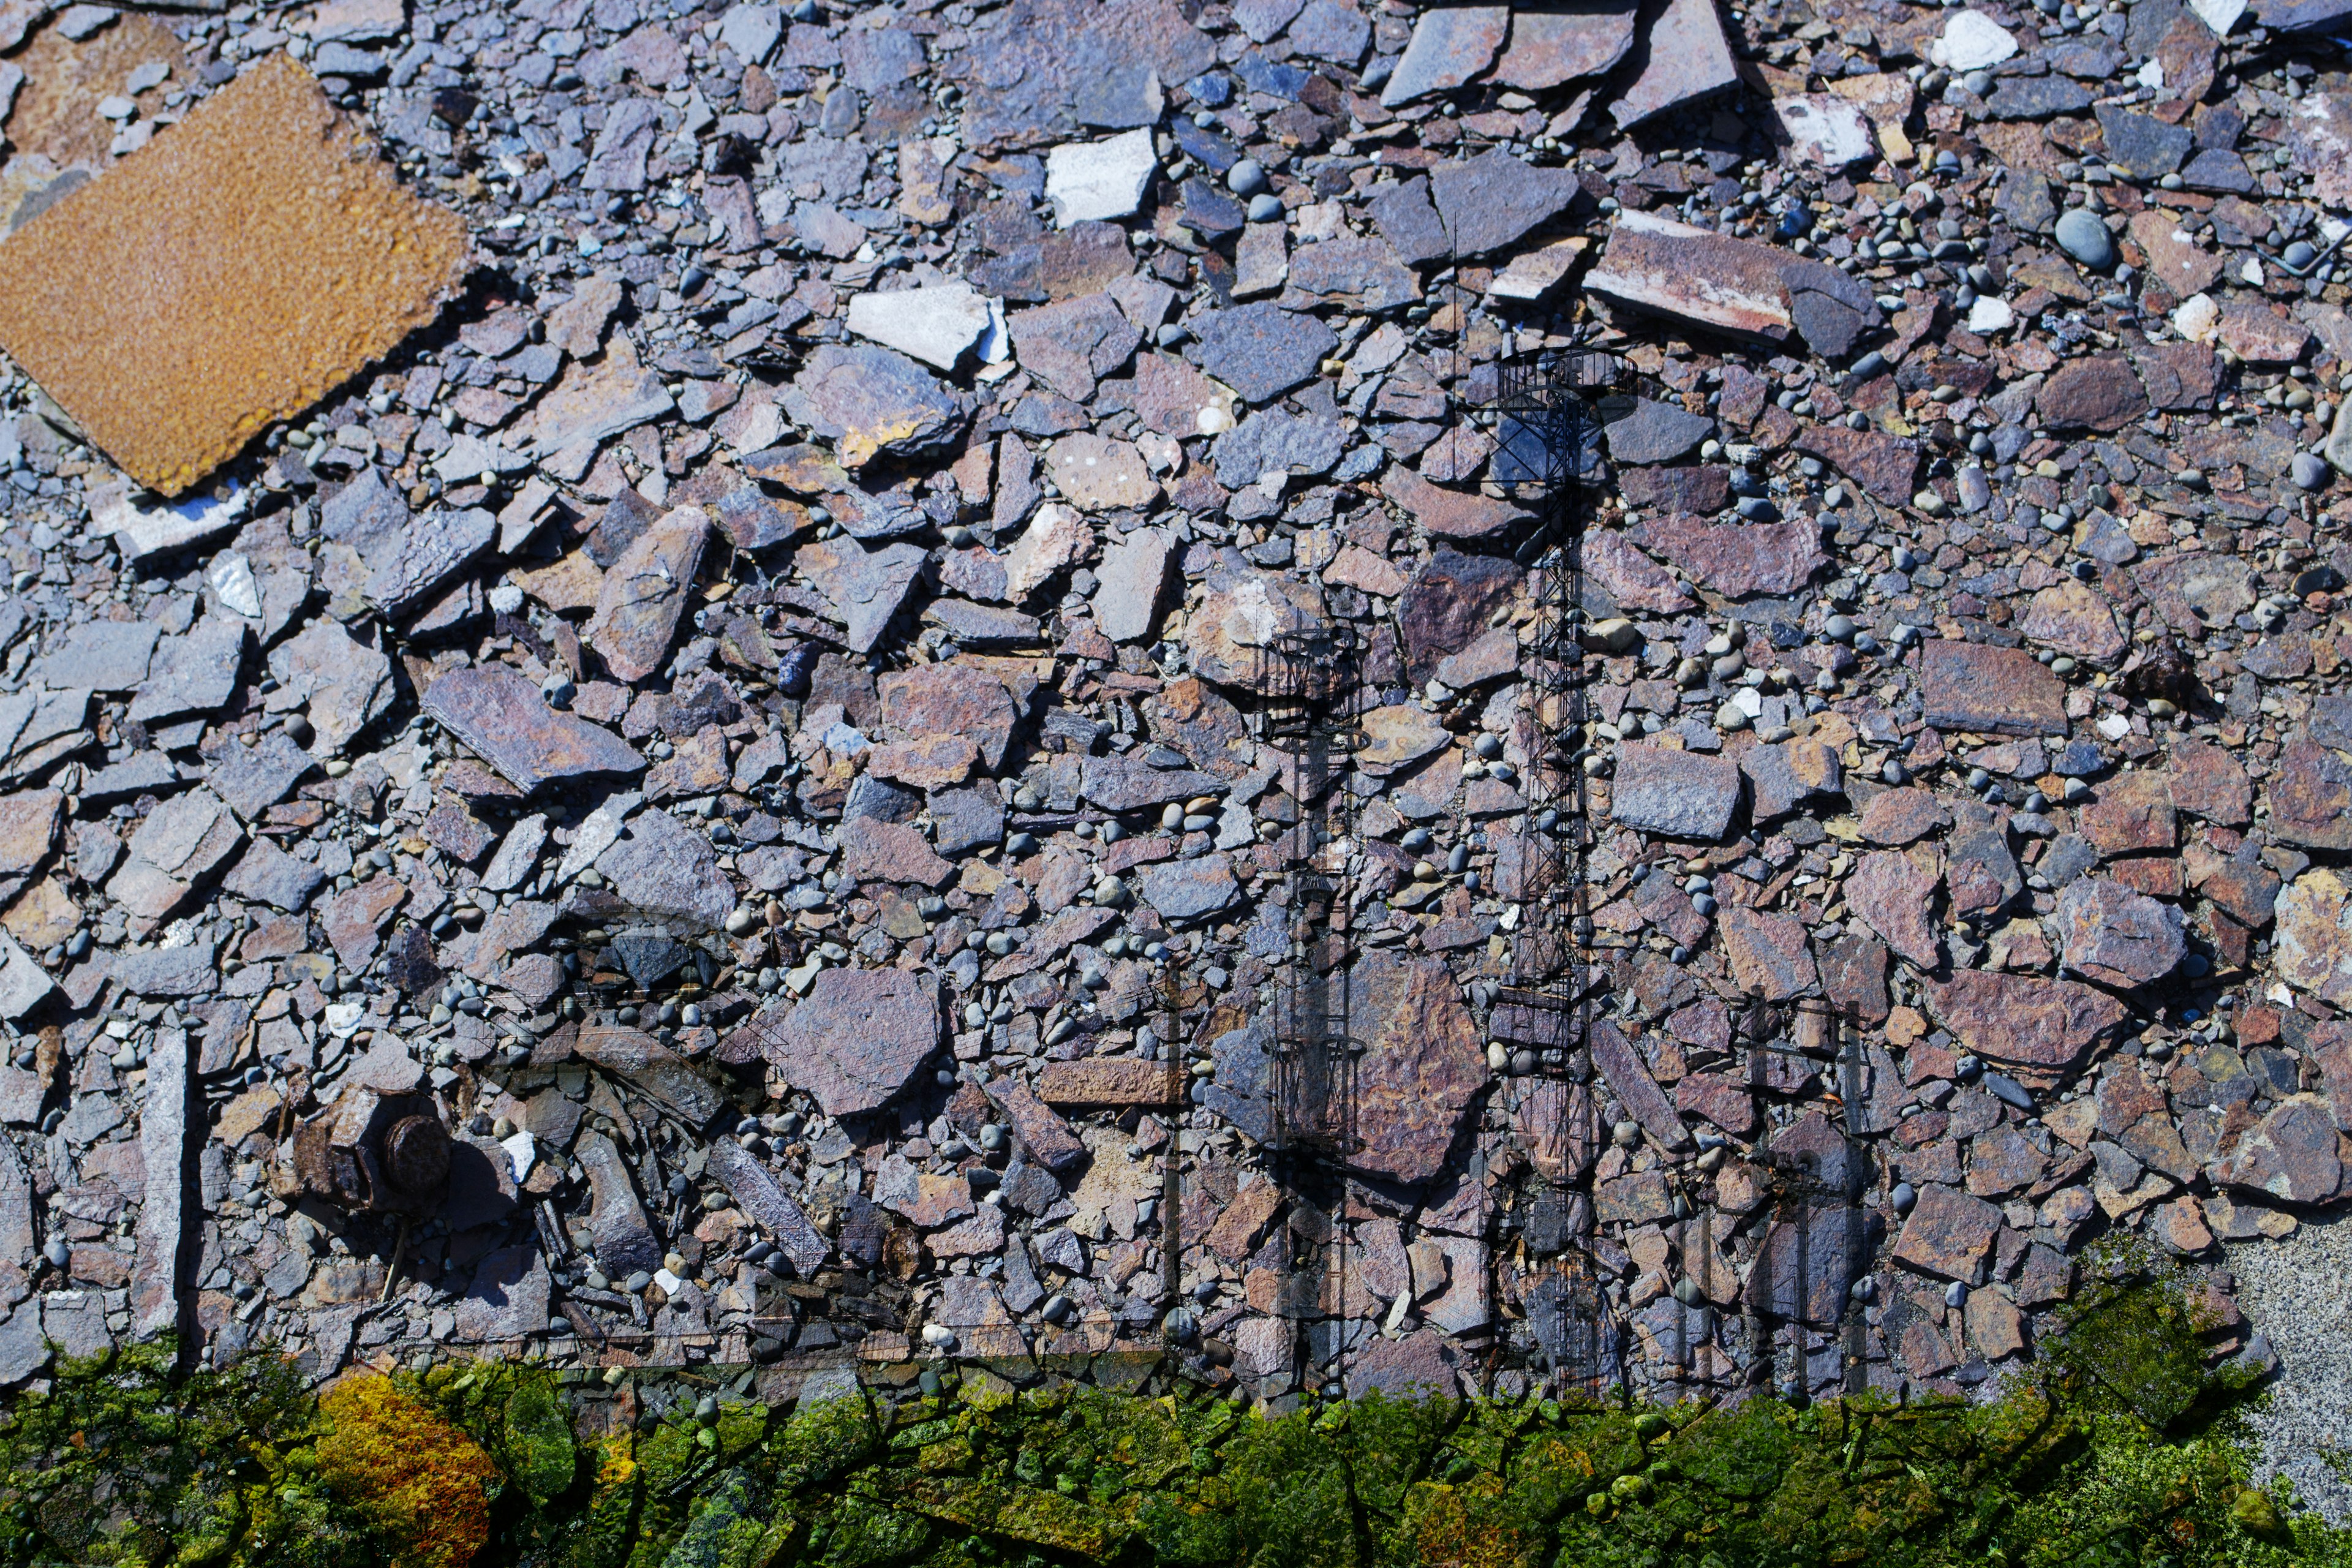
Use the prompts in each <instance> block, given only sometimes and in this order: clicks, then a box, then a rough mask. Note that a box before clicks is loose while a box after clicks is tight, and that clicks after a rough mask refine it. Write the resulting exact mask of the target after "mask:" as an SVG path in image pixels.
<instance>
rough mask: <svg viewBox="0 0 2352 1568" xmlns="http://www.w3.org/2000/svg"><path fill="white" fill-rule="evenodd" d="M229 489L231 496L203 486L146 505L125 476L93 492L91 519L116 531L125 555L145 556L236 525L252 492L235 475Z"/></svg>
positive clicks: (103, 528)
mask: <svg viewBox="0 0 2352 1568" xmlns="http://www.w3.org/2000/svg"><path fill="white" fill-rule="evenodd" d="M227 491H228V497H227V499H226V500H215V499H214V498H213V496H212V495H211V494H210V493H209V492H205V491H200V492H198V493H197V494H194V495H192V496H190V497H188V498H187V499H186V500H177V501H167V502H164V503H163V504H162V505H160V506H152V507H150V506H141V505H138V504H137V503H135V502H133V501H132V500H131V481H130V480H129V479H121V480H118V481H116V482H114V483H112V484H107V485H101V486H100V487H99V488H98V489H94V490H92V491H90V492H89V519H90V521H92V522H94V523H96V524H97V525H98V529H99V531H100V532H101V533H110V534H112V535H114V542H115V543H116V544H117V545H119V546H120V547H121V551H122V553H123V554H124V555H126V556H128V557H129V558H130V559H131V560H133V561H143V560H145V559H146V558H147V557H148V556H150V555H161V554H163V553H164V552H167V551H173V550H178V549H182V548H184V546H187V545H190V544H194V543H195V542H196V541H198V540H200V539H204V538H206V537H208V536H210V535H212V534H215V533H218V532H220V531H223V530H224V529H227V528H231V527H234V526H235V525H236V521H237V520H238V519H239V518H241V517H243V516H244V515H245V510H246V506H247V501H248V500H249V499H250V498H249V497H248V495H247V490H246V488H245V487H244V486H243V485H240V484H238V483H237V482H236V480H234V479H231V480H229V481H228V483H227Z"/></svg>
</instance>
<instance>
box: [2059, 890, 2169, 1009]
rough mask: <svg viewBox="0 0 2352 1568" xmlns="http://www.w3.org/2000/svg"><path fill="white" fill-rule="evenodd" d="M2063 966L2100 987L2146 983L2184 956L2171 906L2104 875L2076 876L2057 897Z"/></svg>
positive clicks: (2167, 971) (2158, 978) (2166, 970)
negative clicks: (2097, 983)
mask: <svg viewBox="0 0 2352 1568" xmlns="http://www.w3.org/2000/svg"><path fill="white" fill-rule="evenodd" d="M2058 924H2059V930H2060V934H2061V945H2062V952H2063V959H2064V962H2065V965H2066V967H2067V968H2068V969H2071V970H2073V971H2074V973H2077V974H2080V975H2082V976H2083V977H2084V978H2085V979H2087V980H2095V981H2097V982H2099V983H2100V984H2103V985H2120V986H2134V985H2146V984H2149V983H2151V982H2153V981H2158V980H2161V979H2163V978H2164V977H2165V976H2166V975H2168V974H2169V973H2172V972H2173V970H2174V969H2176V968H2178V967H2179V963H2180V961H2181V960H2182V959H2183V958H2184V957H2186V956H2188V952H2189V941H2188V933H2187V931H2186V928H2185V927H2184V925H2183V923H2182V920H2181V915H2180V908H2179V905H2177V904H2167V903H2159V902H2158V901H2157V900H2154V899H2151V898H2149V897H2148V896H2147V894H2145V893H2137V892H2134V891H2133V890H2132V889H2129V888H2126V887H2125V886H2124V885H2123V884H2122V883H2120V882H2114V881H2109V880H2108V879H2106V878H2105V877H2078V878H2076V879H2074V881H2072V882H2069V883H2068V884H2066V888H2065V890H2064V891H2063V892H2061V893H2060V894H2059V895H2058Z"/></svg>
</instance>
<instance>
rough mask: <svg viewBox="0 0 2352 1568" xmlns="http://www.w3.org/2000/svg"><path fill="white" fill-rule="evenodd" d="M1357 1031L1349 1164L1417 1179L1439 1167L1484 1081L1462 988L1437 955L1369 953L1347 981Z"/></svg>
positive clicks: (1480, 1047) (1479, 1045)
mask: <svg viewBox="0 0 2352 1568" xmlns="http://www.w3.org/2000/svg"><path fill="white" fill-rule="evenodd" d="M1348 987H1349V1005H1350V1010H1351V1014H1352V1016H1353V1017H1354V1018H1355V1019H1359V1020H1360V1021H1361V1022H1360V1024H1359V1025H1357V1026H1355V1027H1356V1030H1357V1038H1359V1039H1360V1040H1361V1041H1362V1042H1363V1044H1364V1047H1365V1050H1364V1054H1363V1055H1362V1057H1360V1058H1359V1060H1358V1064H1357V1068H1356V1106H1357V1126H1358V1131H1359V1135H1360V1137H1361V1138H1362V1140H1363V1142H1362V1146H1361V1147H1360V1148H1359V1149H1358V1150H1357V1151H1356V1152H1354V1153H1353V1154H1352V1155H1350V1156H1349V1165H1350V1167H1351V1168H1353V1169H1355V1170H1358V1171H1362V1172H1365V1173H1369V1174H1371V1175H1375V1176H1382V1177H1386V1178H1388V1179H1389V1180H1391V1181H1395V1182H1401V1183H1404V1184H1408V1185H1418V1184H1421V1183H1423V1182H1425V1181H1428V1180H1429V1179H1430V1178H1431V1177H1432V1176H1434V1175H1435V1174H1437V1173H1438V1172H1439V1171H1440V1170H1442V1169H1444V1165H1445V1163H1446V1157H1447V1152H1448V1151H1449V1150H1450V1149H1451V1148H1452V1147H1453V1143H1454V1134H1455V1132H1456V1131H1458V1130H1459V1129H1460V1127H1461V1125H1462V1121H1463V1117H1464V1116H1465V1113H1466V1112H1467V1111H1468V1110H1469V1108H1470V1106H1471V1104H1472V1103H1473V1101H1475V1100H1476V1098H1477V1096H1478V1094H1479V1092H1480V1091H1481V1090H1482V1089H1485V1088H1486V1047H1485V1045H1484V1043H1483V1042H1481V1041H1480V1039H1479V1038H1478V1030H1477V1026H1476V1025H1475V1023H1474V1022H1473V1021H1472V1019H1471V1016H1470V1010H1469V1009H1468V1008H1467V1007H1465V1006H1464V1005H1463V1003H1462V995H1461V988H1460V987H1459V986H1458V985H1457V984H1455V983H1454V976H1453V974H1452V973H1451V972H1450V971H1448V970H1447V968H1446V967H1445V963H1444V960H1442V959H1437V958H1412V957H1407V956H1405V955H1403V954H1401V953H1393V952H1375V953H1371V954H1368V955H1367V956H1366V957H1364V958H1363V959H1361V960H1360V961H1359V962H1358V963H1357V964H1356V967H1355V968H1354V970H1353V971H1351V972H1350V973H1349V978H1348Z"/></svg>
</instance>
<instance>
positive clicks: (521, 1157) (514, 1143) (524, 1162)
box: [499, 1131, 539, 1185]
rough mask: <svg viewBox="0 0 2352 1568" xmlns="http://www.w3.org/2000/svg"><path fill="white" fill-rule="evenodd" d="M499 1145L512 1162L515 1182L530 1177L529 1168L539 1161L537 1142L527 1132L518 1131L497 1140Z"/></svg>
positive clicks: (521, 1181)
mask: <svg viewBox="0 0 2352 1568" xmlns="http://www.w3.org/2000/svg"><path fill="white" fill-rule="evenodd" d="M499 1148H501V1149H503V1150H505V1151H506V1152H507V1158H508V1159H509V1160H511V1161H513V1162H514V1173H515V1182H516V1184H517V1185H520V1184H522V1183H523V1182H526V1181H528V1180H530V1168H531V1167H532V1166H533V1165H535V1164H537V1163H539V1144H538V1142H537V1141H536V1140H534V1139H533V1138H532V1137H531V1135H530V1133H528V1132H522V1131H518V1132H517V1133H516V1134H515V1135H514V1136H513V1137H511V1138H501V1139H499Z"/></svg>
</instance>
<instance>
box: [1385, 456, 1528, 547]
mask: <svg viewBox="0 0 2352 1568" xmlns="http://www.w3.org/2000/svg"><path fill="white" fill-rule="evenodd" d="M1381 493H1382V494H1383V495H1385V496H1387V497H1388V498H1389V500H1391V501H1394V502H1395V503H1396V504H1397V505H1398V506H1400V507H1402V509H1403V510H1405V511H1406V512H1408V513H1410V514H1411V515H1412V516H1413V517H1415V518H1418V519H1419V520H1420V521H1421V524H1422V526H1423V527H1424V528H1426V529H1428V530H1429V531H1430V532H1432V533H1435V534H1441V535H1443V536H1444V537H1445V538H1447V539H1485V538H1487V537H1488V536H1490V535H1492V534H1496V533H1499V532H1501V531H1503V530H1504V529H1506V528H1507V527H1509V526H1510V525H1511V524H1512V523H1514V522H1517V521H1519V520H1520V519H1522V518H1525V517H1527V516H1528V515H1529V514H1528V510H1527V509H1526V508H1524V507H1522V506H1520V505H1518V504H1517V502H1515V501H1508V500H1495V499H1494V498H1492V497H1490V496H1482V495H1472V494H1468V493H1466V492H1465V491H1462V490H1454V489H1445V488H1444V487H1443V486H1439V485H1433V484H1431V483H1430V482H1429V481H1428V480H1427V479H1423V478H1422V477H1421V476H1420V475H1419V474H1416V473H1414V472H1413V471H1412V469H1411V468H1403V467H1402V466H1394V467H1391V468H1390V469H1389V471H1388V472H1387V473H1386V474H1384V475H1383V476H1381Z"/></svg>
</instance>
